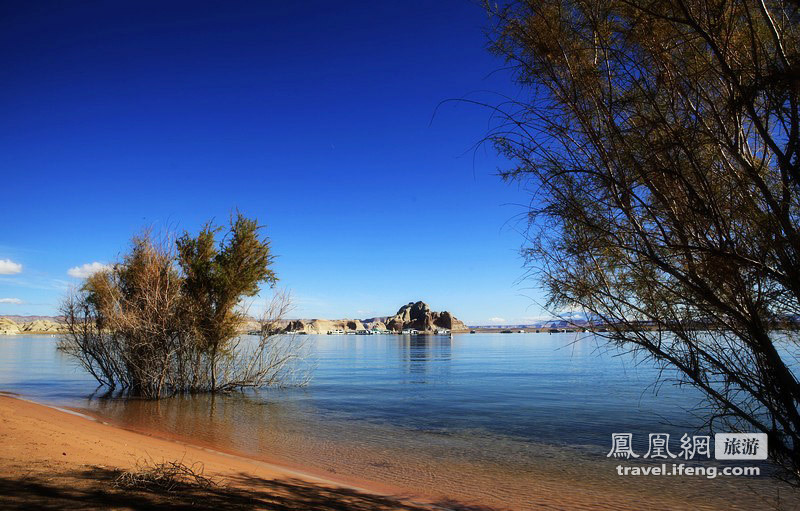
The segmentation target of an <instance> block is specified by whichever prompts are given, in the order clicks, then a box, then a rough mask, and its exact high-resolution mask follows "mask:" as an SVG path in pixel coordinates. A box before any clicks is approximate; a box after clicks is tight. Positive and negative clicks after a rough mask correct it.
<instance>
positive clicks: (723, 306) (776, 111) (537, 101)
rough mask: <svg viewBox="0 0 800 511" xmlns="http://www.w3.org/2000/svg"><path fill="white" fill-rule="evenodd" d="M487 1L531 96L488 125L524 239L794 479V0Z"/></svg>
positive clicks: (797, 31)
mask: <svg viewBox="0 0 800 511" xmlns="http://www.w3.org/2000/svg"><path fill="white" fill-rule="evenodd" d="M488 8H489V10H490V11H491V12H492V14H493V15H494V16H495V17H494V19H495V20H496V22H497V23H496V26H495V29H494V30H493V31H492V33H491V44H492V49H493V51H495V52H497V53H498V54H500V55H502V56H504V57H505V58H506V59H507V61H508V62H509V64H510V66H511V68H512V70H513V72H514V73H515V79H516V81H517V83H518V84H520V85H521V87H522V94H523V97H522V99H509V100H508V101H507V102H505V103H503V104H501V105H498V107H497V113H498V117H497V118H498V119H500V122H498V123H497V124H496V125H495V129H494V131H493V133H492V134H491V135H490V138H491V139H492V140H493V141H494V142H495V143H496V145H497V147H498V148H499V150H500V151H501V153H502V154H503V155H505V156H506V157H508V159H509V160H510V161H512V162H513V166H512V168H510V169H505V170H503V175H504V176H505V177H506V178H507V179H510V180H518V181H520V182H522V183H524V184H525V185H526V186H527V187H529V189H530V190H531V192H532V201H531V208H530V216H529V219H530V223H529V225H530V229H529V231H528V240H529V243H527V244H526V249H525V250H526V255H527V256H528V260H529V262H530V265H531V269H532V271H533V272H534V273H535V274H536V275H537V276H538V277H539V278H540V279H541V282H542V283H543V285H544V287H545V289H546V291H547V293H548V296H549V299H550V305H551V306H553V307H554V308H564V307H580V308H583V309H584V310H585V311H587V315H588V316H589V317H590V318H593V319H594V320H595V321H596V322H598V323H602V324H603V326H604V328H608V329H609V332H608V333H607V334H606V335H607V336H608V337H609V338H610V339H612V340H613V341H616V342H619V343H621V344H623V345H625V346H629V347H632V348H634V349H637V350H640V352H641V353H643V354H646V355H647V356H650V357H653V358H654V359H655V360H657V361H659V362H661V363H662V364H664V366H665V367H669V368H672V369H675V370H676V371H677V374H678V375H679V379H680V381H681V382H684V383H688V384H691V385H694V386H696V387H697V388H699V389H701V390H702V391H703V392H704V394H705V395H706V396H707V397H708V402H709V404H710V405H711V408H710V414H709V421H710V423H711V425H714V424H715V423H717V422H718V421H720V420H721V421H723V423H724V424H725V426H726V427H729V428H734V429H742V430H755V431H759V432H764V433H767V434H768V435H769V440H770V454H771V456H772V457H773V459H775V460H777V461H778V462H779V463H781V464H782V465H783V466H784V467H785V468H786V469H787V475H789V477H790V479H791V480H793V481H795V482H797V481H798V480H800V412H799V411H798V403H800V385H799V384H798V379H797V368H796V356H797V355H798V349H797V348H798V346H797V336H796V332H795V330H796V328H795V326H796V325H797V323H798V321H799V320H800V232H799V231H798V228H799V227H800V222H798V220H799V219H800V109H799V108H798V94H800V25H799V24H798V22H800V13H799V12H798V5H797V4H796V3H791V2H787V1H780V0H763V1H761V0H740V1H711V0H705V1H694V2H691V1H687V0H664V1H640V0H601V1H594V0H591V1H588V0H587V1H583V0H530V1H525V2H514V3H511V4H506V5H502V6H494V7H492V6H488ZM645 326H646V328H645ZM779 328H780V329H781V330H782V331H781V332H780V333H776V329H779Z"/></svg>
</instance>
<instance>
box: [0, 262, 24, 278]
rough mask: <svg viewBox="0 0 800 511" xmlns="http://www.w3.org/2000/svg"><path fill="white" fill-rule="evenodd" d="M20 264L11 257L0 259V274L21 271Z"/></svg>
mask: <svg viewBox="0 0 800 511" xmlns="http://www.w3.org/2000/svg"><path fill="white" fill-rule="evenodd" d="M21 272H22V265H21V264H19V263H15V262H14V261H12V260H11V259H0V275H11V274H13V273H21Z"/></svg>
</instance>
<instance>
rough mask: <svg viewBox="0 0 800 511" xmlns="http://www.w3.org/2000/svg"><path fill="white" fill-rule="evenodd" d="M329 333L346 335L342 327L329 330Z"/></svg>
mask: <svg viewBox="0 0 800 511" xmlns="http://www.w3.org/2000/svg"><path fill="white" fill-rule="evenodd" d="M328 335H344V330H342V329H337V330H328Z"/></svg>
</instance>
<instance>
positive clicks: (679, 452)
mask: <svg viewBox="0 0 800 511" xmlns="http://www.w3.org/2000/svg"><path fill="white" fill-rule="evenodd" d="M712 452H713V453H714V458H715V459H718V460H765V459H767V435H766V434H765V433H717V434H715V435H714V448H713V451H712V449H711V436H709V435H688V434H686V433H684V434H683V435H682V436H681V437H680V439H679V441H676V442H671V441H670V434H669V433H650V434H649V435H648V437H647V451H646V452H644V451H643V450H640V451H639V452H636V450H634V445H633V434H632V433H612V434H611V450H610V451H609V452H608V454H607V455H606V456H607V457H609V458H611V457H613V458H623V459H635V458H642V459H684V460H694V459H710V458H711V453H712Z"/></svg>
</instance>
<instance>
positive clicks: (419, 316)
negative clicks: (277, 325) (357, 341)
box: [285, 302, 469, 334]
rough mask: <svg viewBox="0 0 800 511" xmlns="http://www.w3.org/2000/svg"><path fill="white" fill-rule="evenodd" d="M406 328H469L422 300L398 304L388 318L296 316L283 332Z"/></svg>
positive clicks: (458, 330)
mask: <svg viewBox="0 0 800 511" xmlns="http://www.w3.org/2000/svg"><path fill="white" fill-rule="evenodd" d="M405 329H414V330H419V331H420V332H433V331H435V330H440V329H447V330H450V331H453V332H463V331H467V330H469V328H468V327H467V325H465V324H464V323H462V322H461V321H459V320H458V319H456V318H455V316H453V315H452V314H450V313H449V312H447V311H444V312H434V311H432V310H431V309H430V307H429V306H428V304H426V303H425V302H416V303H413V302H412V303H409V304H408V305H404V306H402V307H400V310H398V311H397V314H395V315H394V316H388V317H375V318H369V319H365V320H359V319H336V320H330V319H295V320H291V321H288V322H287V324H286V327H285V331H286V332H295V333H304V334H325V333H327V332H330V331H333V330H343V331H345V332H352V331H359V330H380V331H385V330H389V331H393V332H400V331H402V330H405Z"/></svg>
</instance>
